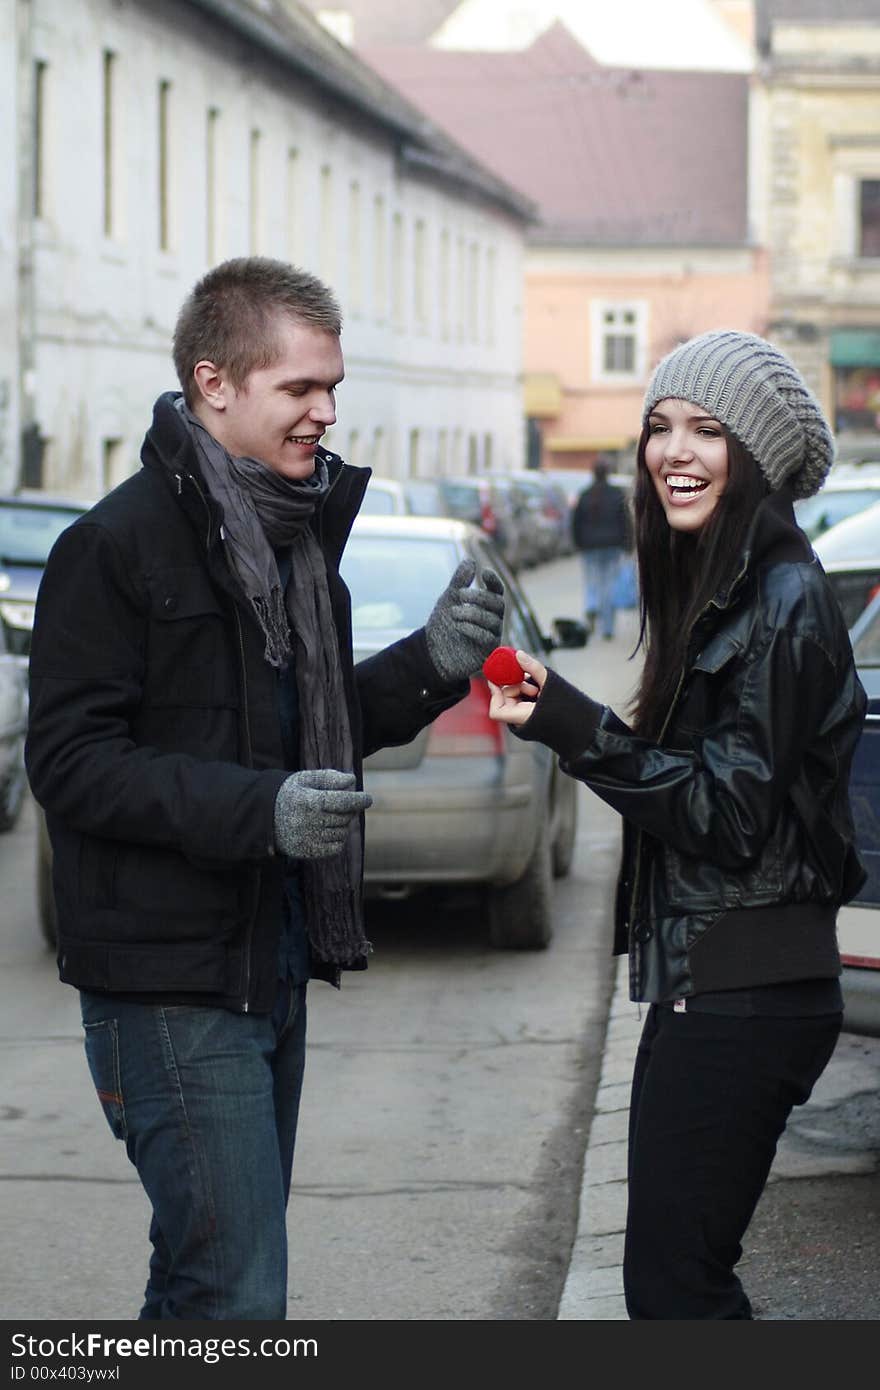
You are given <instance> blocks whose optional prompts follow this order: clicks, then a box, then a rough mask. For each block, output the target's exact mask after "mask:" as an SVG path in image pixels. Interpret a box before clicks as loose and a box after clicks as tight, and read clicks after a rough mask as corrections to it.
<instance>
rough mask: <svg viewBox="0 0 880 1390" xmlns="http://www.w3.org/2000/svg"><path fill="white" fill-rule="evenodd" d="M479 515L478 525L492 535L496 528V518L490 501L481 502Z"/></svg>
mask: <svg viewBox="0 0 880 1390" xmlns="http://www.w3.org/2000/svg"><path fill="white" fill-rule="evenodd" d="M480 516H481V518H482V519H481V521H480V525H481V526H482V528H483V530H484V531H485V532H486V533H487V534H488V535H490V536H494V534H495V532H496V531H497V530H498V518H497V516H496V515H495V513H494V511H493V510H492V503H491V502H483V503H482V504H481V506H480Z"/></svg>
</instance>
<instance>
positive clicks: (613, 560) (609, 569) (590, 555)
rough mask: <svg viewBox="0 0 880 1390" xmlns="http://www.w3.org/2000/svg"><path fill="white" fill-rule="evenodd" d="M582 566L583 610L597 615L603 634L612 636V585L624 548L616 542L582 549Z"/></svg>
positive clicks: (613, 606) (613, 608)
mask: <svg viewBox="0 0 880 1390" xmlns="http://www.w3.org/2000/svg"><path fill="white" fill-rule="evenodd" d="M581 556H582V561H583V569H584V609H585V611H586V612H587V613H593V614H595V615H596V620H597V621H598V624H599V627H600V628H601V630H602V636H603V637H613V636H614V614H615V605H614V585H615V581H616V579H617V573H618V570H619V569H620V562H621V559H622V557H623V551H622V550H621V548H620V547H619V546H617V545H601V546H598V547H597V548H596V549H595V550H582V551H581Z"/></svg>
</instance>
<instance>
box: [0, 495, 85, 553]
mask: <svg viewBox="0 0 880 1390" xmlns="http://www.w3.org/2000/svg"><path fill="white" fill-rule="evenodd" d="M79 515H80V513H79V511H76V510H74V509H72V508H69V507H57V508H56V507H27V506H21V505H19V504H18V503H16V504H15V505H14V506H9V505H8V504H7V505H3V504H0V562H2V563H5V564H9V565H44V564H45V563H46V560H47V559H48V558H49V551H50V550H51V549H52V546H53V545H54V544H55V542H56V540H57V539H58V537H59V536H60V535H61V532H62V531H66V530H67V527H68V526H69V525H70V524H71V522H72V521H76V518H77V517H78V516H79Z"/></svg>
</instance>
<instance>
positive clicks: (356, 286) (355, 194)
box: [348, 180, 363, 314]
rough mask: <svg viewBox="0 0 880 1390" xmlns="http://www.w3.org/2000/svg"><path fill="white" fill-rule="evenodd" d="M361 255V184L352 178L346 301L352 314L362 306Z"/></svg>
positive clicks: (349, 206)
mask: <svg viewBox="0 0 880 1390" xmlns="http://www.w3.org/2000/svg"><path fill="white" fill-rule="evenodd" d="M362 255H363V246H362V229H361V186H360V184H359V183H358V182H357V181H356V180H354V181H353V182H352V183H351V184H350V185H349V189H348V302H349V306H350V308H351V312H352V313H353V314H359V313H360V312H361V308H362V307H363V283H362V282H363V276H362V274H361V258H362Z"/></svg>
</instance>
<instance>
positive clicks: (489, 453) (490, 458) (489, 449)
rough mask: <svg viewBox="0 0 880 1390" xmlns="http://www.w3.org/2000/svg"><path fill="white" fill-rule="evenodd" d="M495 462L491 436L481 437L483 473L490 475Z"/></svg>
mask: <svg viewBox="0 0 880 1390" xmlns="http://www.w3.org/2000/svg"><path fill="white" fill-rule="evenodd" d="M494 461H495V445H494V440H493V438H492V436H491V434H488V433H487V434H484V435H483V472H484V473H491V472H492V465H493V463H494Z"/></svg>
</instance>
